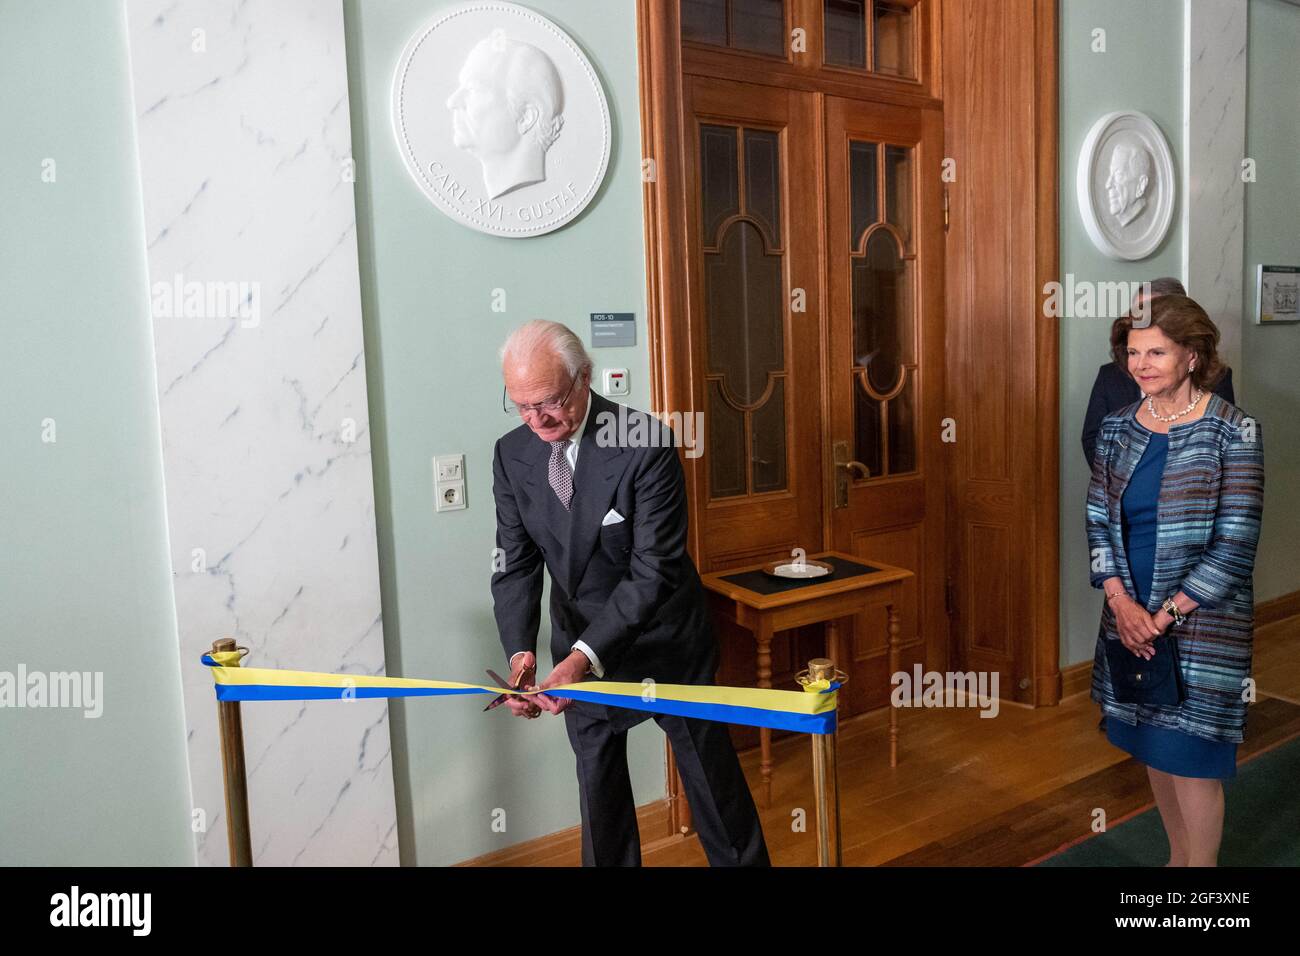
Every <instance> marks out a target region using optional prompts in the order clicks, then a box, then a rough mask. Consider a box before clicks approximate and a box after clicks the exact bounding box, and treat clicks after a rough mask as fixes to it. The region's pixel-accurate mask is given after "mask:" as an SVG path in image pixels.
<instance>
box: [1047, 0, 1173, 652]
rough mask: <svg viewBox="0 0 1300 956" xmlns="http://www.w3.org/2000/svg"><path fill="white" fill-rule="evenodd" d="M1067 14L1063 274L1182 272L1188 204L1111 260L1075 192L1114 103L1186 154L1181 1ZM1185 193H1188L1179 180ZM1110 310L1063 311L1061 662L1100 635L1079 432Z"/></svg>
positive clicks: (1075, 6)
mask: <svg viewBox="0 0 1300 956" xmlns="http://www.w3.org/2000/svg"><path fill="white" fill-rule="evenodd" d="M1060 12H1061V24H1060V31H1061V46H1060V50H1061V74H1060V76H1061V149H1060V176H1061V180H1060V196H1061V200H1060V203H1061V224H1060V225H1061V277H1062V281H1064V278H1065V276H1066V274H1067V273H1073V274H1074V277H1075V281H1076V282H1077V281H1084V280H1087V281H1091V282H1120V281H1122V282H1133V281H1141V280H1144V279H1152V278H1155V277H1156V276H1166V275H1168V276H1175V277H1178V278H1182V275H1181V271H1182V258H1181V251H1180V249H1181V244H1182V225H1181V220H1182V209H1181V207H1175V209H1174V222H1173V225H1172V226H1171V228H1170V230H1169V235H1168V236H1167V237H1166V238H1165V241H1164V243H1163V245H1161V247H1160V248H1159V249H1158V250H1156V253H1155V255H1153V256H1152V257H1151V258H1149V259H1144V260H1142V261H1141V262H1120V261H1117V260H1114V259H1109V258H1107V257H1106V256H1104V255H1103V254H1102V253H1100V252H1099V251H1097V248H1096V247H1095V246H1094V245H1093V244H1092V240H1090V239H1089V238H1088V234H1087V232H1085V231H1084V228H1083V222H1082V220H1081V219H1080V217H1079V206H1078V203H1077V201H1076V200H1075V192H1074V182H1075V168H1076V166H1077V164H1078V161H1079V149H1080V148H1081V147H1082V146H1083V139H1084V136H1086V135H1087V132H1088V129H1089V128H1090V127H1091V126H1092V124H1093V123H1094V122H1096V120H1097V119H1098V118H1099V117H1100V116H1102V115H1103V114H1105V113H1109V112H1111V111H1112V110H1118V109H1136V110H1141V111H1142V112H1144V113H1146V114H1147V115H1148V116H1150V117H1151V118H1152V119H1153V120H1155V121H1156V123H1157V125H1159V127H1160V129H1161V130H1163V132H1164V134H1165V138H1166V139H1167V140H1168V141H1169V145H1170V147H1171V149H1172V150H1173V154H1174V168H1175V170H1176V171H1179V172H1181V169H1182V161H1183V143H1182V136H1183V133H1182V123H1183V79H1182V78H1183V2H1182V0H1142V2H1141V3H1134V2H1133V0H1087V2H1081V0H1062V3H1061V6H1060ZM1098 27H1100V28H1102V29H1104V30H1105V31H1106V52H1105V53H1094V52H1092V31H1093V30H1094V29H1095V28H1098ZM1179 189H1180V191H1179V198H1180V200H1181V199H1182V197H1183V196H1184V195H1185V193H1184V192H1183V191H1182V189H1183V184H1182V183H1181V182H1180V183H1179ZM1114 318H1115V317H1114V316H1110V317H1108V318H1094V319H1086V318H1064V319H1061V340H1060V347H1061V365H1060V369H1061V450H1060V454H1061V459H1060V460H1061V665H1062V666H1065V665H1067V664H1072V663H1076V662H1078V661H1083V660H1089V659H1091V657H1092V654H1093V649H1094V647H1095V644H1096V640H1097V624H1098V621H1099V619H1100V615H1101V599H1100V592H1098V591H1096V590H1094V589H1093V588H1092V587H1090V586H1089V585H1088V542H1087V538H1086V536H1085V533H1084V520H1083V504H1084V498H1085V496H1086V495H1087V492H1088V476H1089V470H1088V464H1087V463H1086V461H1085V460H1084V457H1083V446H1082V443H1081V442H1080V434H1081V433H1082V431H1083V415H1084V412H1085V411H1086V410H1087V408H1088V396H1089V394H1090V393H1091V391H1092V383H1093V381H1094V380H1095V379H1096V377H1097V368H1098V366H1100V365H1101V364H1102V363H1103V362H1105V361H1107V353H1108V351H1109V349H1110V344H1109V337H1110V323H1111V321H1112V320H1113V319H1114Z"/></svg>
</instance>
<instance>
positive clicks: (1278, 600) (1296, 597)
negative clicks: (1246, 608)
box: [1255, 591, 1300, 627]
mask: <svg viewBox="0 0 1300 956" xmlns="http://www.w3.org/2000/svg"><path fill="white" fill-rule="evenodd" d="M1298 614H1300V591H1292V592H1291V593H1290V594H1283V595H1282V596H1281V597H1275V598H1273V599H1272V600H1271V601H1263V602H1260V603H1258V604H1256V605H1255V626H1256V627H1263V626H1264V625H1265V624H1276V623H1277V622H1278V621H1285V620H1286V619H1287V618H1288V617H1295V616H1296V615H1298Z"/></svg>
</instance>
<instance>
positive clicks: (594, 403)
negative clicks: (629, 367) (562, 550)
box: [569, 392, 631, 594]
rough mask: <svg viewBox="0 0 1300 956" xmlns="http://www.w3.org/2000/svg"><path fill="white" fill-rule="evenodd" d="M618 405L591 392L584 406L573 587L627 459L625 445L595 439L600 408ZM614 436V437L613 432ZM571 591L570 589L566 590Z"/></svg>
mask: <svg viewBox="0 0 1300 956" xmlns="http://www.w3.org/2000/svg"><path fill="white" fill-rule="evenodd" d="M617 409H618V406H617V405H615V404H614V403H613V402H611V401H609V400H608V399H606V398H604V397H603V396H601V395H597V394H596V393H595V392H592V393H591V403H590V406H589V407H588V409H587V424H586V430H585V431H584V432H583V433H582V441H581V442H579V443H578V467H577V470H576V471H575V473H574V475H573V502H572V505H573V507H572V509H571V512H570V513H571V515H572V525H571V527H570V537H569V582H570V583H571V584H572V585H573V588H575V589H576V588H577V586H578V584H579V582H581V581H582V575H583V572H584V571H586V569H587V564H588V562H589V561H590V560H591V556H592V554H593V553H594V551H595V548H596V537H597V535H599V534H600V527H601V521H603V520H604V517H605V515H606V513H608V511H609V503H610V500H611V499H612V498H613V497H614V489H615V488H617V487H618V480H619V478H621V477H622V475H623V471H624V470H625V469H626V468H627V465H628V462H629V461H630V460H631V458H630V455H629V454H628V452H627V449H625V448H620V447H618V445H617V444H615V442H612V441H607V440H605V439H607V438H608V437H609V435H608V433H606V434H605V436H604V438H602V439H601V440H599V441H598V440H597V438H598V436H599V435H600V434H601V432H602V429H601V428H600V427H599V426H600V424H601V423H600V422H598V421H597V418H598V417H599V416H600V414H601V413H602V412H606V413H608V414H610V415H614V416H616V417H615V421H617ZM614 434H615V439H616V438H617V432H615V433H614ZM569 593H570V594H573V593H574V591H573V589H570V590H569Z"/></svg>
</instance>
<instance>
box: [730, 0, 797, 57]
mask: <svg viewBox="0 0 1300 956" xmlns="http://www.w3.org/2000/svg"><path fill="white" fill-rule="evenodd" d="M731 45H732V46H733V47H735V48H736V49H738V50H752V51H754V52H755V53H771V54H772V55H773V56H785V2H784V0H731Z"/></svg>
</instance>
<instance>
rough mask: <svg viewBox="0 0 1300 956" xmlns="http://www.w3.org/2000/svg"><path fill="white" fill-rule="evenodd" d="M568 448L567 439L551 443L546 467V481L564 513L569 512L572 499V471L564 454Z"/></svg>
mask: <svg viewBox="0 0 1300 956" xmlns="http://www.w3.org/2000/svg"><path fill="white" fill-rule="evenodd" d="M568 447H569V440H568V439H567V438H563V439H561V440H560V441H553V442H551V461H550V463H549V464H548V465H547V467H546V477H547V480H548V481H550V483H551V487H552V488H554V489H555V496H556V497H557V498H559V499H560V504H562V505H564V510H565V511H568V510H569V501H570V499H572V498H573V469H572V468H570V467H569V459H568V457H567V456H566V455H565V454H564V452H565V450H566V449H568Z"/></svg>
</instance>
